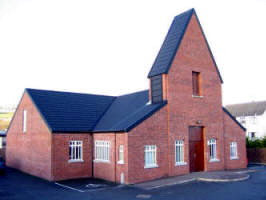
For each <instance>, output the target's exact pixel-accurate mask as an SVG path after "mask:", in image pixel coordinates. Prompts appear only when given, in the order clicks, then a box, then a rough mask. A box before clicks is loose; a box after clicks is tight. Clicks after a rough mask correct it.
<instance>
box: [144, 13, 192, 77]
mask: <svg viewBox="0 0 266 200" xmlns="http://www.w3.org/2000/svg"><path fill="white" fill-rule="evenodd" d="M193 12H194V9H191V10H188V11H186V12H184V13H182V14H180V15H177V16H176V17H175V18H174V20H173V22H172V25H171V26H170V29H169V31H168V33H167V35H166V38H165V40H164V42H163V44H162V47H161V49H160V51H159V53H158V55H157V57H156V59H155V62H154V63H153V66H152V68H151V70H150V72H149V75H148V77H152V76H156V75H159V74H163V73H167V72H168V70H169V68H170V65H171V64H172V60H173V58H174V56H175V54H176V51H177V49H178V47H179V45H180V43H181V40H182V38H183V36H184V33H185V30H186V28H187V25H188V23H189V21H190V18H191V16H192V14H193Z"/></svg>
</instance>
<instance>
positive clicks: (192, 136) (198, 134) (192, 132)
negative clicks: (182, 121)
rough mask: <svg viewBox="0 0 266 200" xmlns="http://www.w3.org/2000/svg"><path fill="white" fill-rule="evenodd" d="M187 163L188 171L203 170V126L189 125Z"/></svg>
mask: <svg viewBox="0 0 266 200" xmlns="http://www.w3.org/2000/svg"><path fill="white" fill-rule="evenodd" d="M189 163H190V172H198V171H203V170H204V146H203V128H202V127H200V126H191V127H189Z"/></svg>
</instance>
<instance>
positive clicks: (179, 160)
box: [175, 140, 186, 165]
mask: <svg viewBox="0 0 266 200" xmlns="http://www.w3.org/2000/svg"><path fill="white" fill-rule="evenodd" d="M175 163H176V165H184V164H186V163H185V160H184V141H183V140H176V141H175Z"/></svg>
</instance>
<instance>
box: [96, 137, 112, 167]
mask: <svg viewBox="0 0 266 200" xmlns="http://www.w3.org/2000/svg"><path fill="white" fill-rule="evenodd" d="M110 147H111V143H110V141H105V140H96V141H95V143H94V161H95V162H110Z"/></svg>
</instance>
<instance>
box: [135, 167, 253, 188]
mask: <svg viewBox="0 0 266 200" xmlns="http://www.w3.org/2000/svg"><path fill="white" fill-rule="evenodd" d="M255 171H256V170H245V171H236V172H209V173H201V174H191V178H188V177H187V178H185V179H184V180H175V178H171V179H172V180H171V181H169V179H162V180H156V181H151V182H147V183H141V184H135V185H134V186H135V187H138V188H141V189H144V190H152V189H159V188H161V187H166V186H173V185H178V184H184V183H189V182H192V181H204V182H236V181H244V180H247V179H249V178H250V175H249V174H247V173H250V172H255ZM230 176H231V178H230ZM227 177H229V178H227ZM176 178H177V179H180V178H181V177H176Z"/></svg>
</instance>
